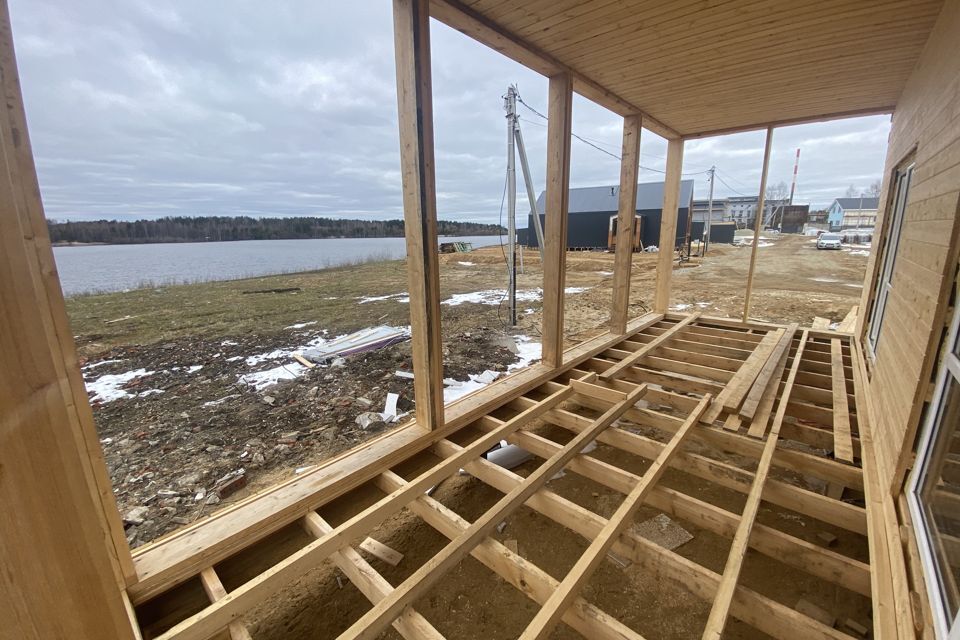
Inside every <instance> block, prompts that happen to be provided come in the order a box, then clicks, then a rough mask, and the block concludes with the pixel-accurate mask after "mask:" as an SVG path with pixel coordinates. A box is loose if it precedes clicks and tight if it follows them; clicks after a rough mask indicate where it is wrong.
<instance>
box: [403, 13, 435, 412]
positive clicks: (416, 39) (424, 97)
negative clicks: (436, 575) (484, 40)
mask: <svg viewBox="0 0 960 640" xmlns="http://www.w3.org/2000/svg"><path fill="white" fill-rule="evenodd" d="M393 21H394V46H395V48H396V62H397V103H398V109H399V125H400V169H401V174H402V180H403V220H404V226H405V233H406V239H407V278H408V281H409V290H410V330H411V333H412V340H413V375H414V379H413V386H414V398H415V401H416V406H417V408H416V411H417V423H418V424H419V425H420V426H422V427H424V428H425V429H437V428H439V427H441V426H443V352H442V348H441V341H440V266H439V261H438V255H437V193H436V178H435V174H434V157H433V96H432V84H431V78H430V13H429V2H428V0H394V3H393Z"/></svg>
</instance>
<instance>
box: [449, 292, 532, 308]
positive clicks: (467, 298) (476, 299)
mask: <svg viewBox="0 0 960 640" xmlns="http://www.w3.org/2000/svg"><path fill="white" fill-rule="evenodd" d="M542 295H543V291H541V290H540V289H527V290H520V291H517V302H533V301H536V300H539V299H540V298H541V296H542ZM506 297H507V290H506V289H487V290H486V291H474V292H472V293H455V294H453V295H452V296H450V297H449V298H447V299H446V300H444V301H442V302H441V303H440V304H445V305H449V306H451V307H457V306H460V305H461V304H464V303H468V302H472V303H473V304H489V305H498V304H500V303H501V302H502V301H503V300H505V299H506Z"/></svg>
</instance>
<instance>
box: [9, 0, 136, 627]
mask: <svg viewBox="0 0 960 640" xmlns="http://www.w3.org/2000/svg"><path fill="white" fill-rule="evenodd" d="M0 90H2V92H3V98H4V103H3V104H4V108H3V110H2V114H0V211H2V213H0V434H2V436H0V440H2V444H0V504H2V505H3V510H4V512H5V513H6V516H4V518H2V520H0V566H2V567H3V578H2V579H0V621H2V622H0V625H2V627H0V628H2V631H0V635H3V636H4V637H9V638H16V639H17V640H19V639H21V638H23V639H25V640H32V639H38V640H40V639H45V638H97V637H109V638H118V639H123V640H128V639H132V638H134V637H135V636H136V634H137V631H136V630H135V629H134V627H133V625H132V624H131V623H132V620H131V617H130V615H129V614H128V610H127V606H126V603H125V598H124V597H123V589H124V587H125V586H126V584H127V582H128V581H132V579H133V575H132V572H131V571H130V569H132V563H131V562H130V551H129V547H128V546H127V544H126V539H125V537H124V533H123V527H122V524H121V522H120V516H119V514H118V513H117V510H116V505H115V502H114V500H113V494H112V488H111V485H110V479H109V475H108V473H107V469H106V466H105V465H104V464H103V457H102V451H101V450H100V445H99V442H98V440H97V433H96V429H95V425H94V423H93V419H92V414H91V412H90V407H89V403H88V401H87V393H86V391H85V389H84V385H83V381H82V378H81V375H80V370H79V366H78V363H77V358H76V349H75V346H74V344H73V334H72V333H71V332H70V328H69V322H68V319H67V316H66V312H65V310H64V307H63V297H62V293H61V291H60V287H59V282H58V279H57V271H56V265H55V262H54V259H53V252H52V249H51V247H50V240H49V236H48V234H47V230H46V220H45V219H44V214H43V205H42V202H41V200H40V189H39V187H38V183H37V177H36V170H35V167H34V164H33V157H32V151H31V145H30V136H29V133H28V130H27V126H26V125H27V123H26V115H25V113H24V109H23V101H22V95H21V90H20V84H19V75H18V72H17V66H16V59H15V55H14V48H13V36H12V34H11V31H10V18H9V13H8V7H7V3H5V2H4V3H0Z"/></svg>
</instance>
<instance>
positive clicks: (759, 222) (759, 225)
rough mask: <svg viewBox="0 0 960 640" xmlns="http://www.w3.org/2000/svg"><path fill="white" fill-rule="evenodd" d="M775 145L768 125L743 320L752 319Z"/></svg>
mask: <svg viewBox="0 0 960 640" xmlns="http://www.w3.org/2000/svg"><path fill="white" fill-rule="evenodd" d="M772 146H773V127H767V135H766V138H765V141H764V143H763V168H762V169H761V170H760V192H759V195H758V196H757V217H756V221H755V223H754V225H753V244H752V246H751V249H750V267H749V268H748V270H747V288H746V290H745V291H744V294H743V321H744V322H747V321H748V320H750V296H751V295H752V294H753V272H754V270H755V269H756V267H757V249H758V245H759V244H760V232H761V231H763V202H764V198H765V197H766V191H767V173H768V170H769V169H770V149H771V148H772Z"/></svg>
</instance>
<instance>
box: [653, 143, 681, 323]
mask: <svg viewBox="0 0 960 640" xmlns="http://www.w3.org/2000/svg"><path fill="white" fill-rule="evenodd" d="M682 171H683V140H680V139H678V138H675V139H671V140H668V141H667V170H666V175H665V176H664V179H663V209H662V210H661V215H660V252H659V254H658V255H657V289H656V291H655V293H654V298H653V308H654V310H656V312H657V313H666V312H667V307H669V306H670V280H671V279H672V277H673V258H674V250H675V249H676V246H677V210H678V203H679V200H680V176H681V172H682Z"/></svg>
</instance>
